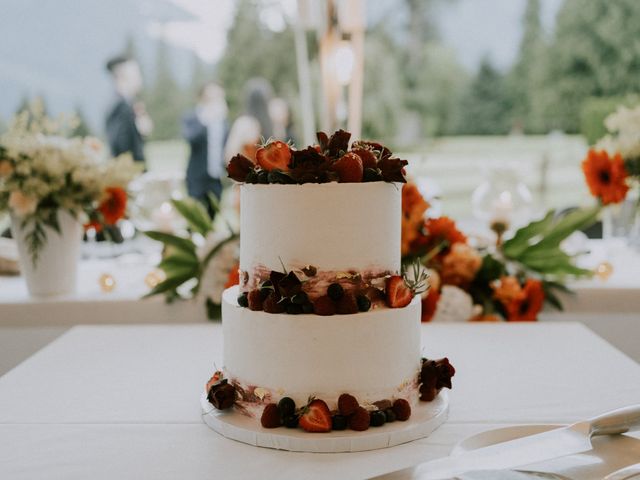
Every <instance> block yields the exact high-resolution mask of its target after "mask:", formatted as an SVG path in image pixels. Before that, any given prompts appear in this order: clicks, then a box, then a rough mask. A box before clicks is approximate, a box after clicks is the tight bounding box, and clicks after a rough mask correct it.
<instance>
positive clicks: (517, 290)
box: [491, 277, 524, 306]
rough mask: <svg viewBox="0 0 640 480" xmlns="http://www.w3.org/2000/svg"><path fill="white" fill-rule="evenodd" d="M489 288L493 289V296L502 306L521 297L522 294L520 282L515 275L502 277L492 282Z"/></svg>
mask: <svg viewBox="0 0 640 480" xmlns="http://www.w3.org/2000/svg"><path fill="white" fill-rule="evenodd" d="M491 288H492V289H493V298H495V299H496V300H498V301H499V302H500V303H502V305H504V306H507V305H509V304H510V303H512V302H514V301H516V300H520V299H522V298H523V295H524V293H523V292H522V287H521V286H520V282H519V281H518V279H517V278H516V277H502V278H500V280H498V281H496V282H494V283H493V284H492V285H491Z"/></svg>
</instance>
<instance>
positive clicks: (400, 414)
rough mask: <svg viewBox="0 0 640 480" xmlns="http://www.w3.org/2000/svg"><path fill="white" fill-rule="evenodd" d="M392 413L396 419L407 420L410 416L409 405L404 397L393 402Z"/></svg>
mask: <svg viewBox="0 0 640 480" xmlns="http://www.w3.org/2000/svg"><path fill="white" fill-rule="evenodd" d="M393 413H395V414H396V420H400V421H401V422H404V421H405V420H409V417H410V416H411V405H409V402H407V401H406V400H405V399H404V398H399V399H397V400H396V401H395V402H393Z"/></svg>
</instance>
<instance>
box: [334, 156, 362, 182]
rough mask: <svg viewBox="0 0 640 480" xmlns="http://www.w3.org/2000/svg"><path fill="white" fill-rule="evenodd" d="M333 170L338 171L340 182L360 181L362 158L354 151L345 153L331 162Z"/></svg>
mask: <svg viewBox="0 0 640 480" xmlns="http://www.w3.org/2000/svg"><path fill="white" fill-rule="evenodd" d="M333 170H335V171H336V172H337V173H338V177H339V178H340V181H341V182H342V183H356V182H362V173H363V172H364V169H363V167H362V159H361V158H360V157H359V156H358V155H356V154H355V153H352V152H349V153H345V154H344V155H343V156H342V157H340V158H339V159H338V161H337V162H336V163H334V164H333Z"/></svg>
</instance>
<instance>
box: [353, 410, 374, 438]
mask: <svg viewBox="0 0 640 480" xmlns="http://www.w3.org/2000/svg"><path fill="white" fill-rule="evenodd" d="M370 422H371V415H369V412H368V411H367V410H366V409H364V408H363V407H358V408H356V411H355V412H354V413H353V415H351V417H349V428H350V429H351V430H355V431H356V432H363V431H365V430H367V429H368V428H369V423H370Z"/></svg>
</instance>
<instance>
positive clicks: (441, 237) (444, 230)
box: [411, 217, 467, 261]
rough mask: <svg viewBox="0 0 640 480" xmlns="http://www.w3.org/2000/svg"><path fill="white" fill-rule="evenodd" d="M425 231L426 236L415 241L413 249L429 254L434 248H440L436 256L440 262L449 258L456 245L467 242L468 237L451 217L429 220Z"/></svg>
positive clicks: (424, 228) (425, 225) (425, 224)
mask: <svg viewBox="0 0 640 480" xmlns="http://www.w3.org/2000/svg"><path fill="white" fill-rule="evenodd" d="M423 231H424V234H423V235H421V236H419V237H418V238H417V239H416V240H414V242H413V244H412V246H411V247H412V249H416V250H422V251H427V252H428V251H429V250H431V249H433V248H440V252H439V253H438V255H437V256H436V258H437V259H438V260H440V261H442V259H443V258H444V257H446V256H447V254H448V253H449V251H450V250H451V247H452V246H453V245H454V244H456V243H466V242H467V237H466V236H465V235H464V234H463V233H462V232H461V231H460V230H458V229H457V228H456V224H455V222H454V221H453V220H451V219H450V218H449V217H438V218H429V219H427V221H426V222H425V223H424V227H423Z"/></svg>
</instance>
